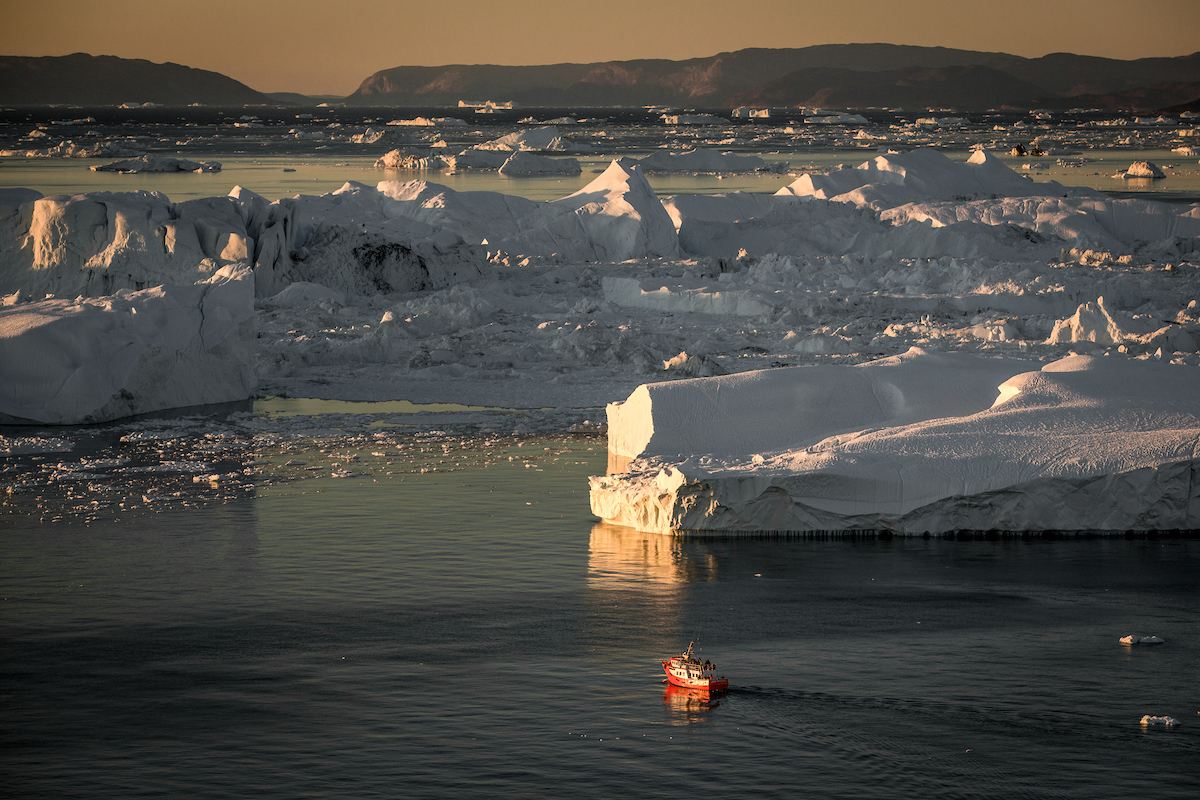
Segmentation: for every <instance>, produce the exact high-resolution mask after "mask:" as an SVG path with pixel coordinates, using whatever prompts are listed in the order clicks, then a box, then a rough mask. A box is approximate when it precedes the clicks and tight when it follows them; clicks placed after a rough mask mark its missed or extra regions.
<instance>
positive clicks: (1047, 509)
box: [591, 348, 1200, 533]
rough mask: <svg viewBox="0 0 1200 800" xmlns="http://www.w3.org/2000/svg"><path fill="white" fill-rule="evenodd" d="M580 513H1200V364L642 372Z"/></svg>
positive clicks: (1188, 518) (968, 518) (935, 521)
mask: <svg viewBox="0 0 1200 800" xmlns="http://www.w3.org/2000/svg"><path fill="white" fill-rule="evenodd" d="M608 417H609V449H610V456H611V457H612V460H613V461H614V462H615V463H614V468H615V469H616V470H618V471H616V472H615V474H610V475H607V476H603V477H597V478H593V479H592V481H591V505H592V511H593V513H595V514H596V515H597V516H599V517H601V518H603V519H605V520H608V521H611V522H614V523H618V524H621V525H627V526H631V527H636V528H639V529H641V530H645V531H652V532H661V533H667V532H673V531H794V532H807V531H828V530H864V529H866V530H884V531H894V532H898V533H927V532H932V533H944V532H950V531H958V530H999V531H1028V530H1069V531H1079V530H1088V531H1128V530H1163V529H1195V528H1198V527H1200V461H1198V460H1197V458H1198V456H1200V454H1198V453H1197V447H1198V443H1200V372H1197V371H1196V370H1195V369H1194V368H1191V367H1182V366H1172V365H1169V364H1163V363H1160V362H1154V361H1136V360H1133V359H1122V358H1094V357H1089V356H1069V357H1066V358H1063V359H1060V360H1058V361H1054V362H1051V363H1049V364H1045V365H1040V364H1038V363H1036V362H1029V361H1015V360H1010V359H996V358H989V357H986V356H980V355H973V354H964V353H942V354H935V353H928V352H925V351H922V350H919V349H915V348H914V349H912V350H910V351H909V352H908V353H906V354H904V355H902V356H897V357H891V358H885V359H881V360H877V361H873V362H869V363H866V364H862V365H858V366H814V367H793V368H787V369H779V370H768V371H759V372H749V373H741V374H738V375H727V376H719V377H712V378H697V379H692V380H685V381H678V382H673V383H660V384H646V385H643V386H641V387H639V388H638V389H637V390H636V391H634V393H633V394H632V395H630V397H629V398H628V399H627V400H626V401H624V402H622V403H614V404H612V405H610V406H609V407H608Z"/></svg>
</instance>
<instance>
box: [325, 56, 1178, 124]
mask: <svg viewBox="0 0 1200 800" xmlns="http://www.w3.org/2000/svg"><path fill="white" fill-rule="evenodd" d="M897 79H900V80H902V81H903V83H902V84H901V85H898V84H897V83H895V81H896V80H897ZM1196 81H1200V53H1193V54H1191V55H1187V56H1175V57H1161V58H1142V59H1135V60H1129V61H1125V60H1120V59H1111V58H1100V57H1096V56H1079V55H1074V54H1071V53H1051V54H1049V55H1045V56H1041V57H1039V58H1025V57H1023V56H1015V55H1011V54H1008V53H992V52H980V51H974V50H957V49H953V48H948V47H918V46H914V45H892V44H841V45H816V46H813V47H803V48H792V49H767V48H750V49H746V50H738V51H735V52H728V53H718V54H716V55H713V56H707V57H704V58H691V59H685V60H682V61H669V60H666V59H639V60H633V61H604V62H597V63H590V64H571V63H566V64H546V65H538V66H502V65H490V64H477V65H471V64H450V65H446V66H440V67H412V66H401V67H393V68H391V69H385V70H381V71H379V72H376V73H375V74H374V75H371V76H370V77H368V78H367V79H366V80H364V81H363V83H362V84H361V85H360V86H359V88H358V90H357V91H355V92H354V94H352V95H350V96H349V97H348V98H346V102H347V103H350V104H353V105H417V106H420V105H424V106H428V105H453V104H454V103H456V102H457V101H458V100H460V99H496V100H501V99H503V100H513V101H515V102H517V103H519V104H522V105H557V106H563V105H581V106H583V105H625V106H634V105H647V104H661V105H689V106H696V107H712V108H719V107H722V106H730V105H735V104H738V103H741V102H763V103H767V102H769V103H772V104H777V105H798V104H805V103H818V102H822V103H825V104H828V105H845V106H903V105H907V104H912V105H913V106H926V105H936V106H951V107H958V108H962V109H963V110H977V109H984V108H997V107H1006V106H1019V105H1024V106H1028V105H1033V104H1042V103H1046V104H1050V105H1057V106H1061V105H1063V104H1064V103H1063V102H1061V101H1063V100H1069V98H1070V97H1072V96H1077V95H1078V96H1084V95H1086V96H1089V97H1091V98H1101V99H1103V98H1105V97H1108V98H1110V99H1111V100H1112V101H1113V102H1132V103H1139V102H1141V101H1140V100H1139V98H1140V97H1145V98H1146V99H1147V100H1148V99H1149V98H1151V97H1153V98H1154V99H1155V101H1156V102H1157V101H1159V100H1160V99H1161V100H1162V101H1163V102H1166V103H1171V102H1183V101H1185V100H1190V99H1192V97H1194V94H1193V95H1185V96H1180V97H1178V98H1175V97H1174V95H1173V94H1172V91H1171V90H1170V89H1166V90H1165V91H1157V92H1145V93H1140V94H1139V92H1137V91H1136V90H1138V89H1140V88H1142V87H1149V86H1158V87H1169V86H1171V85H1177V86H1179V87H1180V91H1183V90H1184V88H1185V87H1186V86H1187V85H1188V84H1190V83H1193V82H1196ZM820 98H826V99H824V100H821V99H820ZM1067 104H1068V105H1069V103H1067ZM1139 107H1140V106H1139Z"/></svg>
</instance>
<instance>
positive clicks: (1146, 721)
mask: <svg viewBox="0 0 1200 800" xmlns="http://www.w3.org/2000/svg"><path fill="white" fill-rule="evenodd" d="M1138 724H1139V725H1141V726H1142V727H1143V728H1168V729H1169V728H1174V727H1175V726H1176V725H1178V724H1179V720H1177V719H1175V718H1174V717H1168V716H1166V715H1165V714H1164V715H1162V716H1157V715H1153V714H1143V715H1142V718H1141V720H1139V721H1138Z"/></svg>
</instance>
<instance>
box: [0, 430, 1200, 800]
mask: <svg viewBox="0 0 1200 800" xmlns="http://www.w3.org/2000/svg"><path fill="white" fill-rule="evenodd" d="M505 447H507V448H508V451H507V452H508V453H509V455H512V454H513V453H522V454H524V455H522V456H521V457H518V458H514V459H513V460H511V461H510V460H508V457H506V456H504V454H503V453H493V454H492V455H491V456H489V457H488V458H487V459H478V460H477V463H473V462H472V461H471V459H466V460H460V461H459V462H458V465H457V468H456V469H454V470H453V471H448V472H443V471H437V470H435V471H430V472H428V473H425V474H421V473H420V472H414V471H412V470H395V471H392V470H383V469H375V470H369V471H365V472H363V473H362V474H359V475H357V476H356V477H350V478H344V479H334V478H332V477H328V476H327V474H326V473H325V472H314V473H313V476H311V477H306V478H303V479H299V480H291V481H284V482H279V483H269V482H266V483H264V485H263V486H262V487H261V488H259V489H258V490H257V491H254V492H252V493H250V494H249V495H247V496H241V497H235V498H234V499H233V500H231V501H230V502H226V503H217V502H209V503H200V504H198V505H196V507H193V508H186V509H184V508H178V507H171V506H167V508H168V510H166V511H163V512H160V513H152V512H149V511H145V510H138V511H134V512H131V513H126V514H123V515H122V514H117V515H107V516H104V517H102V518H100V519H98V520H97V521H95V522H94V523H93V524H91V525H84V524H82V523H81V522H78V521H67V522H63V523H59V524H55V525H44V524H39V523H38V522H36V521H33V518H32V517H28V518H23V517H21V516H20V515H13V516H8V517H5V518H3V519H2V520H0V637H2V639H3V642H4V646H3V648H2V649H0V687H2V688H0V692H2V695H0V696H2V697H3V707H4V712H3V715H2V716H0V753H2V755H0V765H2V767H3V772H4V775H5V779H4V780H5V784H6V789H7V792H11V793H12V795H13V796H23V797H113V798H128V797H163V796H171V797H230V796H255V797H281V798H283V797H288V798H290V797H298V796H306V797H464V796H477V797H555V796H568V795H570V796H582V797H614V796H627V797H668V796H671V797H680V796H703V797H706V798H714V797H749V796H784V795H795V796H811V797H822V798H863V797H913V798H930V797H996V798H1012V797H1029V798H1042V797H1045V798H1101V797H1112V798H1118V797H1120V798H1126V797H1130V796H1153V797H1159V798H1174V797H1178V798H1193V797H1195V796H1197V795H1196V792H1197V791H1198V790H1200V717H1197V716H1196V712H1197V709H1198V708H1200V693H1198V691H1197V686H1198V684H1197V682H1196V676H1197V667H1198V666H1200V614H1198V612H1200V542H1196V541H1188V540H1181V539H1161V540H1159V539H1129V540H1127V539H1083V540H1046V539H1030V540H1019V541H949V540H940V539H932V540H920V539H918V540H898V539H891V540H882V539H866V538H864V539H823V540H778V539H770V540H754V539H746V540H723V541H712V540H678V539H672V538H668V537H662V536H652V535H643V534H640V533H636V532H633V531H630V530H625V529H619V528H614V527H609V526H605V525H602V524H598V523H596V522H595V520H594V519H593V518H592V517H591V516H590V515H589V514H588V509H587V480H586V479H587V476H588V475H590V474H596V473H598V472H600V471H602V470H603V469H604V452H603V447H602V442H601V441H600V440H598V439H586V438H585V439H579V440H575V441H572V442H568V443H567V444H565V445H564V444H563V443H562V442H556V443H555V444H554V445H553V446H552V447H551V448H550V449H548V450H547V449H544V448H543V447H542V446H541V442H539V441H537V440H533V441H527V442H521V443H520V446H519V447H518V446H517V445H515V444H513V443H511V442H510V443H508V444H506V445H505ZM368 449H369V448H364V449H363V452H362V453H361V455H362V456H363V458H364V459H365V460H369V459H370V454H369V453H367V452H366V451H367V450H368ZM258 455H259V463H266V464H270V463H271V462H272V461H280V460H282V456H279V455H275V454H272V453H271V452H263V453H260V454H258ZM348 455H353V454H348ZM348 455H347V454H343V455H341V456H339V457H340V458H345V457H348ZM172 509H173V510H172ZM1130 631H1138V632H1142V633H1155V634H1158V635H1159V636H1162V637H1163V638H1164V639H1166V640H1167V644H1165V645H1163V646H1160V647H1156V648H1142V649H1136V650H1130V649H1126V648H1122V647H1121V646H1120V645H1118V644H1117V639H1118V637H1119V636H1121V635H1122V634H1124V633H1127V632H1130ZM696 637H698V638H699V639H700V643H701V648H702V654H703V655H705V656H707V657H710V658H712V659H714V660H716V661H717V662H718V663H719V664H721V667H722V671H723V672H725V673H726V674H727V675H728V677H729V678H730V679H731V681H732V683H733V686H734V690H733V691H732V692H730V694H729V695H728V696H726V697H724V698H720V699H718V700H717V701H716V702H705V701H703V700H702V699H700V698H695V697H688V696H686V695H678V694H671V693H669V692H667V691H666V690H665V687H664V686H663V685H662V684H661V683H660V673H659V668H658V664H657V660H656V659H658V658H659V657H661V656H664V655H666V654H669V653H670V652H672V651H674V650H677V649H678V648H680V647H682V646H683V645H685V644H686V642H687V640H689V639H691V638H696ZM1146 713H1152V714H1170V715H1172V716H1174V717H1176V718H1177V719H1179V720H1180V721H1181V726H1180V727H1178V728H1176V729H1175V730H1171V731H1162V730H1151V731H1143V730H1141V729H1140V728H1139V725H1138V720H1139V718H1140V717H1141V716H1142V715H1143V714H1146Z"/></svg>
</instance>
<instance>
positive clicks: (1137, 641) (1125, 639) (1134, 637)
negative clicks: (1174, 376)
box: [1118, 633, 1163, 647]
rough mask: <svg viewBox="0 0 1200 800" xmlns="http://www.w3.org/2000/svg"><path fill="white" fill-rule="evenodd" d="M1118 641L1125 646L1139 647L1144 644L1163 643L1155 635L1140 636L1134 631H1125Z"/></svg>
mask: <svg viewBox="0 0 1200 800" xmlns="http://www.w3.org/2000/svg"><path fill="white" fill-rule="evenodd" d="M1118 641H1120V643H1121V644H1123V645H1125V646H1126V647H1141V646H1146V645H1155V644H1163V640H1162V639H1160V638H1159V637H1157V636H1141V635H1139V634H1136V633H1127V634H1125V635H1124V636H1122V637H1121V638H1120V639H1119V640H1118Z"/></svg>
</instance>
